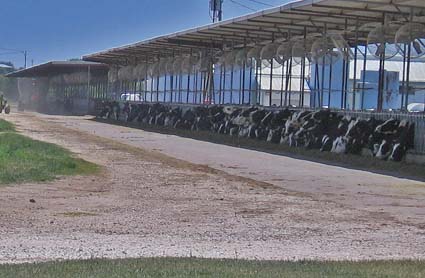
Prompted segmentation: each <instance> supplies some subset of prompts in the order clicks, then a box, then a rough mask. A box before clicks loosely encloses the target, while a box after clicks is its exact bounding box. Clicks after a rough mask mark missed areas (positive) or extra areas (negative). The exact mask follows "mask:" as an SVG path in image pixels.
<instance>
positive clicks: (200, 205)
mask: <svg viewBox="0 0 425 278" xmlns="http://www.w3.org/2000/svg"><path fill="white" fill-rule="evenodd" d="M1 117H5V116H3V115H2V116H1ZM7 120H10V121H12V122H14V123H15V124H16V125H17V127H18V129H19V130H20V131H21V132H22V133H23V134H25V135H28V136H30V137H32V138H35V139H39V140H43V141H48V142H52V143H56V144H59V145H61V146H64V147H66V148H68V149H70V150H71V151H73V152H74V153H76V154H77V155H78V156H80V157H82V158H84V159H86V160H89V161H92V162H95V163H97V164H99V165H102V166H103V168H104V170H103V172H102V173H101V174H100V175H98V176H89V177H62V178H60V179H58V180H56V181H54V182H50V183H46V184H21V185H14V186H8V187H0V204H1V205H0V235H1V236H0V263H9V262H12V263H19V262H27V261H30V262H33V261H46V260H54V259H78V258H92V257H105V258H123V257H125V258H127V257H142V256H197V257H214V258H247V259H283V260H298V259H320V260H329V259H330V260H341V259H353V260H360V259H401V258H421V259H425V244H424V242H425V205H424V199H425V184H424V183H421V182H417V181H413V180H407V179H400V178H394V177H390V176H384V175H378V174H373V173H369V172H365V171H357V170H352V169H346V168H341V167H336V166H330V165H324V164H319V163H314V162H308V161H303V160H298V159H294V158H288V157H284V156H277V155H271V154H266V153H261V152H256V151H251V150H244V149H238V148H234V147H229V146H222V145H216V144H212V143H207V142H201V141H196V140H192V139H187V138H180V137H177V136H171V135H163V134H157V133H150V132H145V131H141V130H134V129H129V128H125V127H119V126H112V125H107V124H102V123H97V122H94V121H90V120H88V118H87V117H60V116H45V115H40V114H36V113H18V114H13V115H9V116H8V117H7ZM29 199H35V201H36V202H35V203H30V202H29Z"/></svg>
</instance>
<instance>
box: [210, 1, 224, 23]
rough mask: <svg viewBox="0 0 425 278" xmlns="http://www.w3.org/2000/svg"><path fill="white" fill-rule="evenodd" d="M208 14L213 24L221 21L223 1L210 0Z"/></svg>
mask: <svg viewBox="0 0 425 278" xmlns="http://www.w3.org/2000/svg"><path fill="white" fill-rule="evenodd" d="M210 12H211V19H212V21H213V22H218V21H221V20H222V19H223V0H210Z"/></svg>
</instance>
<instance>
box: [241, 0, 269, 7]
mask: <svg viewBox="0 0 425 278" xmlns="http://www.w3.org/2000/svg"><path fill="white" fill-rule="evenodd" d="M247 1H251V2H254V3H257V4H261V5H264V6H268V7H274V6H273V5H271V4H269V3H265V2H261V1H258V0H247Z"/></svg>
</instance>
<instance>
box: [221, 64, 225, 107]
mask: <svg viewBox="0 0 425 278" xmlns="http://www.w3.org/2000/svg"><path fill="white" fill-rule="evenodd" d="M225 100H226V64H224V65H223V102H222V104H225Z"/></svg>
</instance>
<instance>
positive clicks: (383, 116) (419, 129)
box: [338, 111, 425, 155]
mask: <svg viewBox="0 0 425 278" xmlns="http://www.w3.org/2000/svg"><path fill="white" fill-rule="evenodd" d="M338 112H339V113H343V114H344V115H349V116H352V117H355V118H363V119H366V118H372V117H373V118H375V119H377V120H389V119H391V118H392V119H397V120H406V121H408V122H410V123H414V125H415V147H414V152H415V153H417V154H422V155H425V114H413V113H400V112H368V111H338Z"/></svg>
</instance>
